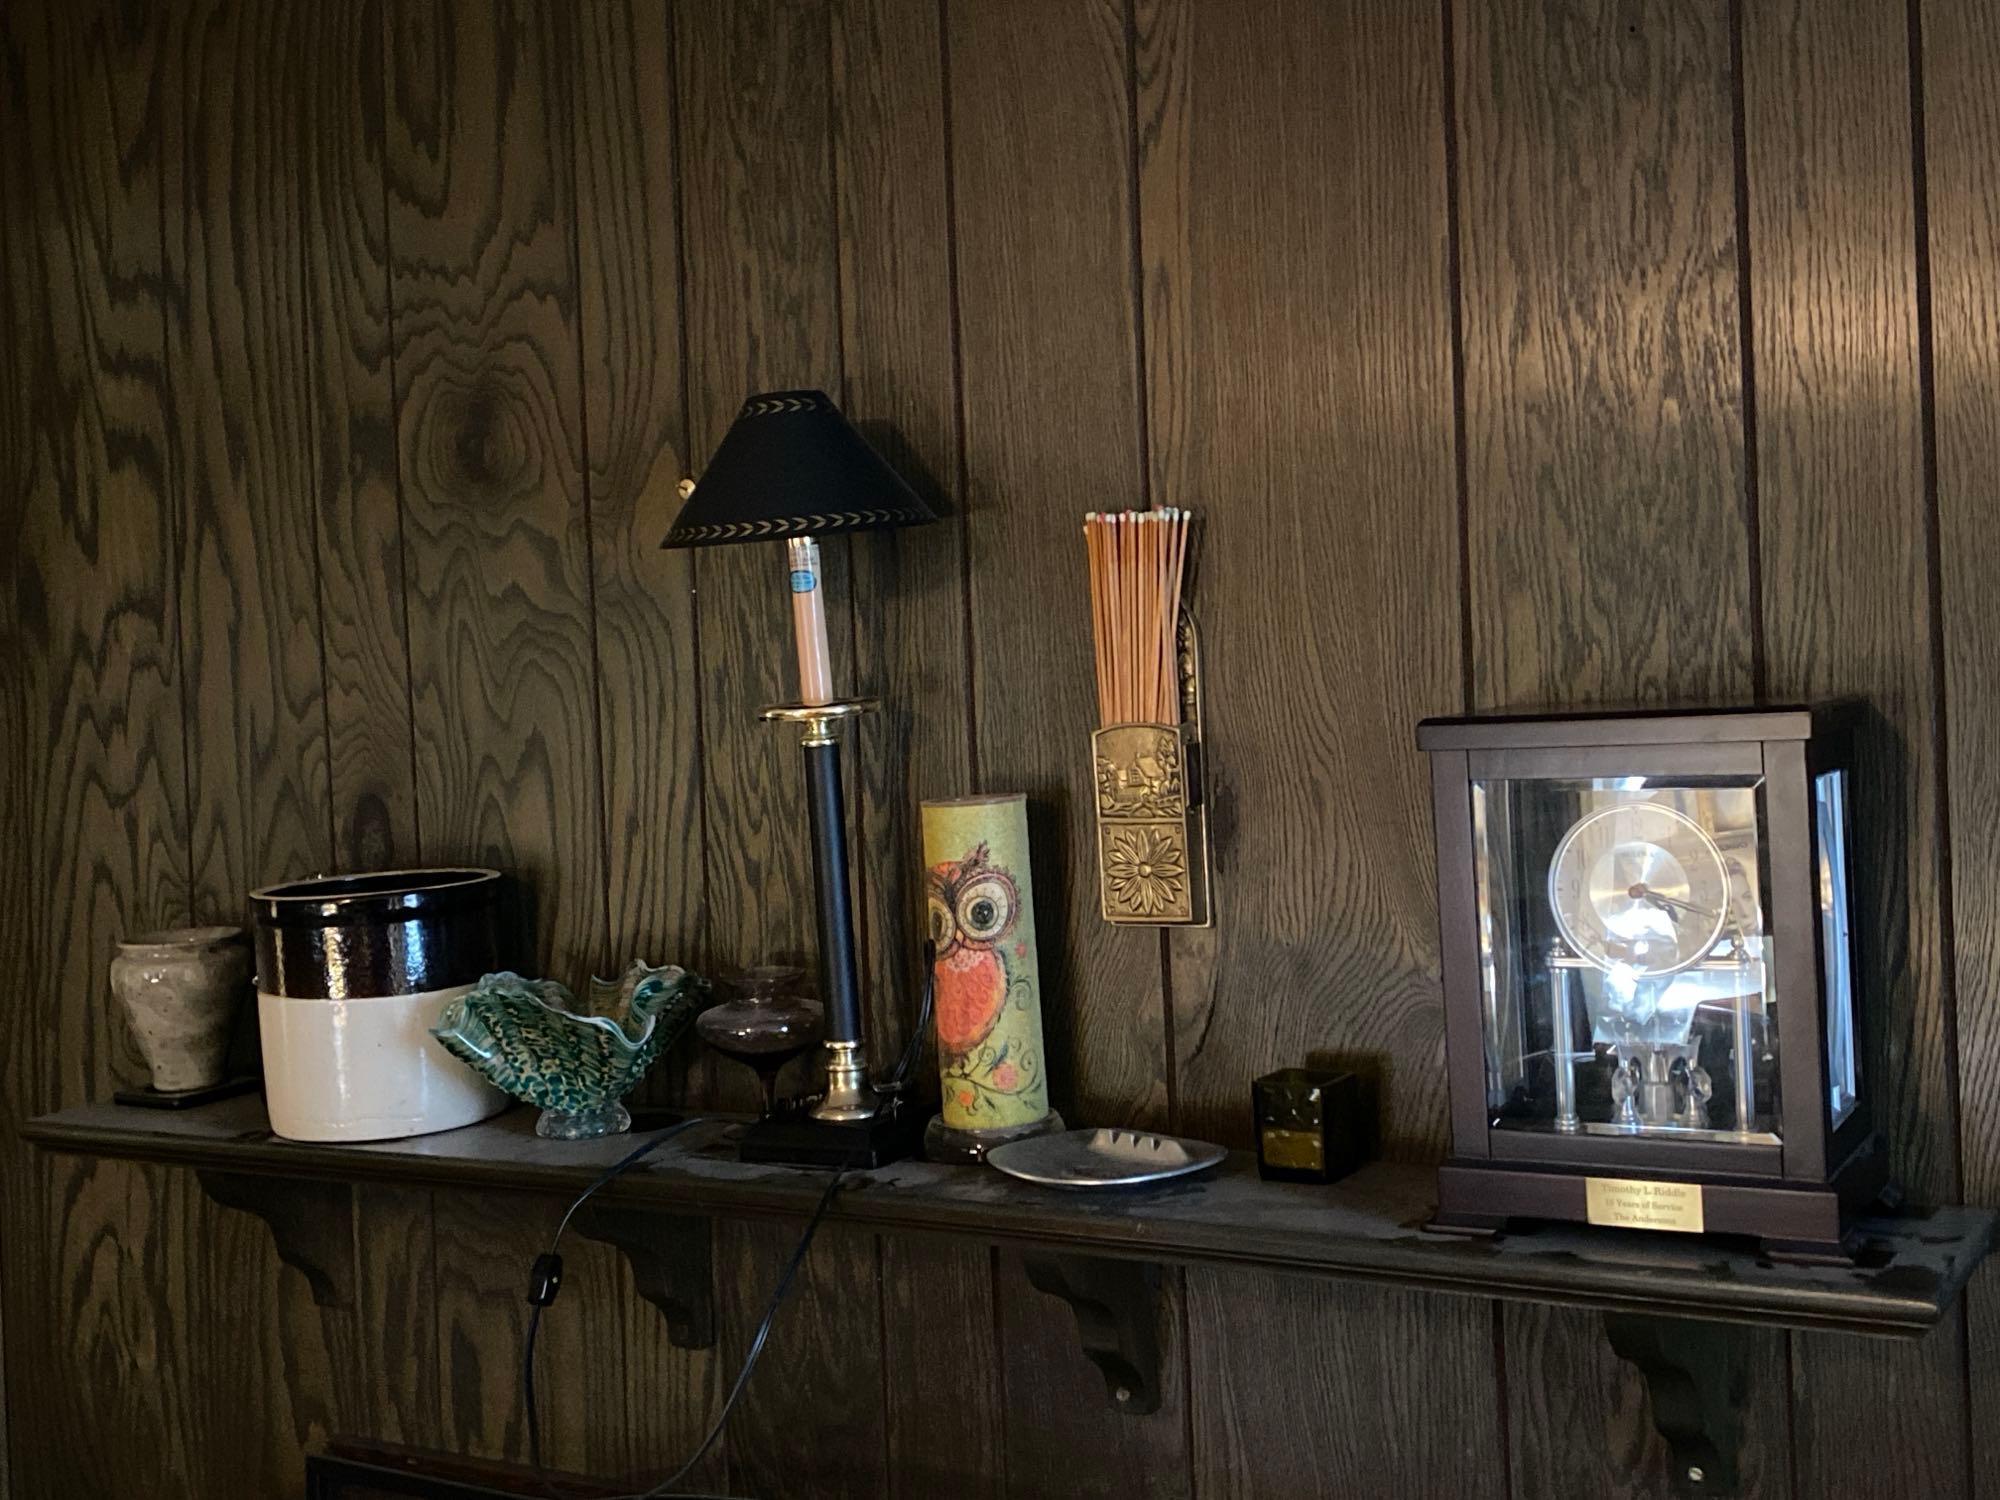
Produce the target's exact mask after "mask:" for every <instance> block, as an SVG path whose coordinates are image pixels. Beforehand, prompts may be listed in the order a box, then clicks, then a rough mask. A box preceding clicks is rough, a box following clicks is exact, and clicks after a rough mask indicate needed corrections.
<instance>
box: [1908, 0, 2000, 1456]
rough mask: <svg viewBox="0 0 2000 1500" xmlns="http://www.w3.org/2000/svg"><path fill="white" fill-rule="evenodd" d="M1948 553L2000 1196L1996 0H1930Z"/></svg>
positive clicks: (1980, 1371) (1961, 1034)
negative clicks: (1985, 0)
mask: <svg viewBox="0 0 2000 1500" xmlns="http://www.w3.org/2000/svg"><path fill="white" fill-rule="evenodd" d="M1923 106H1924V115H1923V119H1924V142H1923V144H1924V148H1925V160H1926V163H1927V166H1928V185H1929V205H1930V222H1929V248H1930V271H1931V318H1932V350H1933V354H1932V370H1933V380H1934V400H1935V408H1934V411H1935V420H1936V424H1937V426H1936V437H1937V472H1936V486H1937V493H1936V505H1937V518H1936V523H1935V524H1936V526H1937V530H1938V541H1937V553H1938V558H1939V560H1940V563H1941V565H1942V566H1941V570H1940V572H1941V577H1940V586H1941V593H1940V596H1939V598H1938V600H1937V608H1938V609H1939V610H1940V611H1941V613H1942V629H1943V635H1944V661H1943V669H1944V682H1943V684H1942V686H1943V693H1944V705H1945V710H1946V718H1945V723H1946V724H1947V726H1948V727H1949V730H1950V734H1949V737H1948V739H1947V742H1946V751H1947V756H1948V759H1947V761H1946V772H1947V779H1946V784H1947V785H1948V786H1949V788H1950V794H1951V802H1950V822H1949V826H1950V828H1951V829H1952V830H1953V832H1954V837H1953V838H1952V840H1951V898H1952V907H1951V915H1952V935H1953V947H1954V955H1955V958H1956V981H1957V983H1956V987H1955V994H1956V999H1957V1039H1958V1076H1959V1090H1958V1098H1959V1110H1960V1115H1961V1118H1960V1127H1959V1142H1960V1151H1961V1154H1962V1159H1963V1164H1964V1165H1963V1171H1964V1180H1963V1184H1962V1185H1963V1188H1964V1192H1965V1198H1966V1201H1967V1202H1970V1203H1981V1204H1986V1205H1989V1206H1990V1205H1994V1204H2000V846H1996V844H1995V842H1994V840H1992V839H1991V838H1989V837H1987V830H1989V829H1991V828H1993V827H1994V826H1995V825H1996V823H2000V767H1996V764H1995V761H1994V758H1993V755H1992V746H1993V745H1994V743H1995V742H1996V739H2000V694H1996V692H1995V681H1994V664H1995V663H1996V662H2000V608H1996V607H1995V602H1994V596H1993V588H1992V580H1993V578H1994V577H1995V576H1996V575H2000V535H1996V533H1995V530H1994V526H1993V517H1994V510H1995V507H1994V475H1995V474H1996V473H2000V278H1996V277H1995V274H1994V267H1995V266H1996V265H2000V13H1996V12H1995V10H1994V8H1993V7H1992V6H1991V5H1987V4H1982V3H1980V0H1931V3H1928V4H1926V5H1925V6H1924V7H1923ZM1966 1312H1967V1336H1968V1337H1969V1338H1970V1340H1971V1344H1970V1347H1969V1350H1968V1354H1967V1358H1966V1369H1967V1370H1968V1372H1969V1373H1970V1375H1971V1380H1972V1388H1971V1401H1972V1408H1971V1410H1972V1424H1971V1425H1972V1441H1973V1464H1972V1473H1973V1480H1974V1490H1975V1493H1978V1494H1980V1495H1984V1496H1993V1495H2000V1272H1996V1271H1994V1270H1992V1269H1984V1270H1982V1271H1981V1273H1980V1274H1979V1276H1978V1277H1977V1278H1976V1279H1975V1281H1974V1282H1973V1285H1972V1288H1971V1290H1970V1291H1969V1292H1968V1293H1967V1296H1966Z"/></svg>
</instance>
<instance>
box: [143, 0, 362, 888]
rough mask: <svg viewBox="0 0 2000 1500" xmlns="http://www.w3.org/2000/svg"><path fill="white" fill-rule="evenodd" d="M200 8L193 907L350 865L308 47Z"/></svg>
mask: <svg viewBox="0 0 2000 1500" xmlns="http://www.w3.org/2000/svg"><path fill="white" fill-rule="evenodd" d="M293 19H294V17H293V15H292V14H291V13H290V12H287V11H284V10H281V9H277V8H273V7H268V6H255V5H253V6H250V7H247V8H245V7H239V6H236V5H231V4H204V5H199V6H192V7H183V8H181V9H180V10H178V11H177V12H176V14H175V16H174V18H173V23H172V25H171V26H170V29H169V32H168V54H169V55H168V66H167V68H166V71H165V77H164V87H163V90H162V95H161V97H162V101H163V105H164V115H163V120H162V125H163V129H164V157H163V166H164V170H165V175H166V193H165V208H164V211H163V219H164V225H163V227H164V231H165V237H166V249H165V253H166V260H167V275H168V278H169V281H170V283H171V285H172V287H173V290H174V296H173V301H172V304H171V306H172V308H173V313H174V316H173V317H172V319H171V320H170V323H169V328H168V335H169V341H170V342H169V347H168V359H169V361H170V363H171V366H172V370H173V387H174V418H175V434H176V446H175V452H176V459H177V461H176V465H175V474H174V484H175V489H176V491H177V492H178V494H177V503H178V509H179V512H180V521H179V525H180V529H181V533H182V536H183V538H184V540H183V545H182V549H181V649H182V664H183V670H184V673H185V678H186V684H187V686H186V696H187V703H188V799H189V815H190V820H191V822H190V828H191V837H192V853H193V860H194V911H195V915H196V916H197V918H199V919H200V920H203V921H216V920H224V919H227V920H231V921H235V920H240V914H241V912H242V910H243V902H244V895H245V893H246V892H248V891H250V890H253V889H255V888H256V887H258V886H260V885H263V884H266V883H268V882H270V881H273V880H281V879H284V878H287V877H297V876H303V875H310V874H313V873H315V872H316V871H320V870H325V869H328V868H330V867H331V866H332V864H333V849H332V847H331V844H332V833H331V830H332V818H331V812H330V809H331V806H332V804H331V800H330V791H329V783H328V772H327V748H326V723H327V721H326V714H325V710H324V706H323V703H322V697H321V687H322V684H323V682H324V680H325V676H324V665H325V664H324V661H323V660H322V657H321V654H320V621H319V607H318V589H317V586H316V576H315V574H316V564H315V558H316V554H317V547H316V541H317V538H316V536H315V528H314V524H313V520H314V504H313V500H314V486H315V480H316V478H317V474H316V472H315V471H316V465H315V463H314V454H313V437H314V435H315V434H314V430H313V421H312V418H311V416H310V415H309V414H310V413H311V412H312V411H313V410H314V407H315V403H316V401H317V396H318V392H317V390H316V388H315V387H316V384H317V382H316V381H315V379H314V375H315V371H314V369H313V364H314V361H313V358H312V355H311V353H310V351H309V346H308V345H307V344H306V342H305V338H304V317H303V312H304V307H305V303H306V299H307V289H306V285H305V270H306V255H305V240H306V237H307V231H308V227H309V220H308V218H307V214H306V211H305V210H306V203H305V199H304V194H303V188H304V186H305V173H304V167H305V158H306V141H305V138H304V136H303V133H302V131H301V128H300V127H301V124H302V118H301V115H300V112H299V110H298V109H297V107H296V105H297V100H298V98H299V97H300V95H301V93H302V91H304V89H305V88H306V86H307V78H308V76H309V69H308V59H307V57H306V56H305V53H304V44H305V40H306V39H305V38H304V37H303V36H302V35H300V34H299V33H298V32H297V30H296V29H295V28H294V26H293V25H292V21H293Z"/></svg>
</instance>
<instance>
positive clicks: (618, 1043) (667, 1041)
mask: <svg viewBox="0 0 2000 1500" xmlns="http://www.w3.org/2000/svg"><path fill="white" fill-rule="evenodd" d="M710 998H711V996H710V992H709V986H708V982H707V981H706V980H704V979H703V978H701V976H700V975H698V974H690V973H689V972H688V971H687V970H686V969H682V968H678V967H676V966H674V965H671V964H669V965H667V966H666V967H664V968H658V969H655V968H650V967H648V966H647V965H646V964H644V963H639V962H635V963H634V964H633V965H632V966H631V967H630V968H629V969H627V970H626V971H625V974H624V977H623V978H621V979H616V980H610V979H593V980H591V981H590V987H589V993H588V996H587V1000H586V1003H585V1004H584V1005H583V1006H581V1007H579V1006H578V1005H577V1003H576V997H575V996H574V995H573V994H571V993H570V991H569V989H568V988H567V987H566V986H564V985H561V984H558V983H557V982H556V981H555V980H553V979H523V978H522V977H521V976H520V975H519V974H511V973H500V974H488V975H487V976H486V977H485V978H483V979H481V980H480V981H479V983H478V984H476V985H474V986H473V987H472V988H471V989H470V990H468V991H467V992H466V993H465V994H463V995H461V996H459V997H458V998H457V999H456V1000H453V1001H452V1002H451V1003H450V1004H449V1005H447V1006H446V1007H445V1008H444V1011H443V1012H442V1013H441V1014H440V1015H439V1017H438V1023H437V1025H436V1026H433V1027H432V1028H431V1035H432V1036H434V1037H436V1038H437V1039H438V1040H439V1041H440V1042H442V1043H443V1044H444V1046H445V1049H446V1050H447V1051H449V1052H450V1053H451V1055H452V1056H454V1057H456V1058H457V1059H458V1060H459V1061H460V1062H463V1063H465V1064H466V1065H467V1066H468V1067H470V1068H471V1069H472V1070H473V1071H474V1072H476V1073H478V1074H480V1075H481V1076H482V1077H484V1078H486V1079H488V1080H489V1081H490V1082H492V1084H493V1085H494V1087H496V1088H498V1089H501V1090H502V1091H504V1092H506V1093H509V1094H512V1095H513V1096H514V1097H515V1098H516V1099H525V1100H526V1101H527V1102H528V1103H530V1104H536V1105H540V1106H541V1110H542V1117H541V1118H540V1119H539V1120H537V1121H536V1122H535V1134H536V1135H539V1136H544V1137H546V1138H548V1139H550V1140H558V1141H582V1140H590V1139H593V1138H595V1137H597V1136H603V1135H617V1134H618V1133H619V1132H620V1131H623V1130H629V1129H631V1126H632V1116H631V1113H630V1112H629V1111H628V1110H627V1109H626V1108H625V1106H624V1105H623V1104H622V1103H621V1102H620V1101H621V1100H623V1099H624V1097H625V1096H626V1095H627V1094H629V1093H631V1092H632V1090H633V1089H635V1088H637V1087H638V1086H639V1081H640V1080H641V1079H643V1078H644V1077H645V1076H646V1070H647V1069H648V1068H650V1067H652V1066H653V1064H654V1063H655V1062H657V1061H658V1060H659V1057H660V1054H661V1053H662V1052H665V1051H666V1050H667V1048H669V1047H671V1046H672V1045H673V1044H674V1042H675V1041H677V1040H678V1039H679V1038H680V1036H681V1034H682V1033H683V1032H685V1031H686V1030H687V1028H688V1026H689V1024H690V1023H691V1022H692V1021H693V1020H694V1018H695V1016H696V1015H697V1014H698V1013H699V1012H700V1011H701V1010H702V1009H703V1008H704V1007H705V1006H707V1005H708V1004H709V1001H710Z"/></svg>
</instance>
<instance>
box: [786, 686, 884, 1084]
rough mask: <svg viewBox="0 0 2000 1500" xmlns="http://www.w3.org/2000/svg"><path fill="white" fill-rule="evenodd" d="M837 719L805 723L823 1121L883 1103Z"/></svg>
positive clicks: (807, 801)
mask: <svg viewBox="0 0 2000 1500" xmlns="http://www.w3.org/2000/svg"><path fill="white" fill-rule="evenodd" d="M833 725H834V721H832V720H827V721H821V722H816V723H813V724H810V725H808V726H807V729H806V737H805V743H804V750H805V758H806V803H807V806H808V807H809V808H810V810H811V816H812V841H813V880H814V884H815V885H816V887H817V889H818V892H819V966H820V998H821V1003H822V1004H823V1005H824V1006H825V1007H826V1048H827V1064H826V1067H827V1080H826V1081H827V1089H826V1097H825V1098H824V1099H822V1100H821V1101H820V1103H819V1104H818V1105H817V1106H816V1107H815V1108H814V1109H813V1114H814V1115H815V1116H816V1117H817V1118H819V1119H822V1120H865V1119H867V1118H868V1117H869V1116H870V1115H872V1114H874V1113H875V1110H876V1107H877V1105H878V1103H879V1101H878V1100H877V1098H876V1096H875V1091H874V1089H873V1088H871V1087H870V1086H869V1084H868V1072H867V1066H868V1059H867V1057H866V1056H865V1055H864V1053H863V1051H862V1030H861V979H860V974H859V972H858V969H857V966H856V964H855V959H854V906H853V902H852V898H851V897H850V895H849V886H848V879H847V809H846V807H845V806H844V805H843V803H844V799H843V798H842V796H841V789H840V742H839V741H838V740H836V739H835V738H834V737H833Z"/></svg>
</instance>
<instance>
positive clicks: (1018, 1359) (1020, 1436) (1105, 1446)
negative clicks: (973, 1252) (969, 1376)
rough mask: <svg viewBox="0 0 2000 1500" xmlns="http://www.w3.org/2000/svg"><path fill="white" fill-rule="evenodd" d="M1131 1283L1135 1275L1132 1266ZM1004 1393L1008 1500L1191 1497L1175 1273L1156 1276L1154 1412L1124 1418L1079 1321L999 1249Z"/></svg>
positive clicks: (1182, 1306) (1183, 1337)
mask: <svg viewBox="0 0 2000 1500" xmlns="http://www.w3.org/2000/svg"><path fill="white" fill-rule="evenodd" d="M1133 1274H1134V1275H1137V1274H1138V1271H1137V1268H1136V1267H1135V1268H1134V1269H1133ZM996 1284H997V1287H998V1294H999V1299H1000V1320H999V1326H1000V1358H1001V1368H1002V1372H1003V1374H1002V1384H1001V1394H1002V1395H1003V1396H1004V1398H1005V1402H1006V1423H1007V1428H1006V1431H1007V1448H1006V1476H1007V1493H1008V1494H1009V1495H1010V1496H1012V1497H1013V1500H1042V1497H1043V1496H1048V1495H1063V1496H1067V1497H1071V1500H1122V1497H1124V1496H1128V1495H1144V1496H1146V1497H1147V1500H1173V1497H1175V1496H1188V1495H1192V1494H1193V1492H1194V1491H1193V1484H1194V1478H1193V1475H1192V1473H1191V1471H1190V1468H1189V1463H1188V1457H1189V1455H1188V1388H1187V1359H1188V1343H1187V1291H1186V1283H1185V1277H1184V1276H1183V1273H1182V1271H1181V1270H1180V1268H1179V1267H1177V1266H1170V1267H1167V1268H1166V1269H1165V1270H1164V1271H1163V1272H1162V1273H1161V1277H1160V1295H1159V1300H1158V1313H1159V1321H1158V1323H1157V1324H1156V1325H1155V1329H1154V1332H1155V1336H1156V1338H1157V1339H1158V1341H1159V1353H1160V1409H1159V1410H1158V1411H1156V1412H1153V1413H1151V1414H1150V1415H1147V1416H1138V1415H1135V1414H1133V1413H1131V1412H1127V1411H1121V1410H1120V1409H1119V1408H1118V1407H1117V1406H1116V1405H1114V1404H1113V1402H1112V1399H1111V1395H1110V1392H1109V1391H1107V1390H1106V1388H1105V1383H1104V1376H1103V1374H1102V1372H1100V1371H1099V1370H1098V1368H1097V1367H1096V1366H1095V1365H1093V1364H1092V1363H1091V1362H1090V1361H1089V1360H1088V1359H1087V1358H1085V1356H1084V1353H1083V1348H1082V1345H1081V1343H1080V1342H1079V1340H1078V1338H1077V1327H1076V1314H1075V1313H1074V1312H1073V1311H1072V1310H1071V1308H1070V1306H1069V1304H1068V1303H1067V1302H1064V1301H1062V1300H1061V1299H1060V1298H1057V1297H1052V1296H1050V1295H1049V1294H1048V1293H1046V1292H1042V1291H1038V1290H1037V1289H1036V1288H1035V1287H1034V1286H1033V1285H1032V1284H1031V1283H1030V1282H1029V1280H1028V1275H1027V1272H1026V1270H1025V1269H1024V1268H1023V1267H1022V1264H1021V1257H1020V1255H1019V1253H1018V1252H1016V1251H1012V1250H1002V1251H1001V1252H1000V1256H999V1269H998V1273H997V1283H996Z"/></svg>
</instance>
